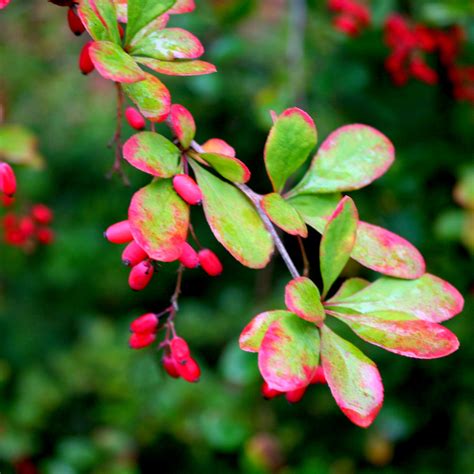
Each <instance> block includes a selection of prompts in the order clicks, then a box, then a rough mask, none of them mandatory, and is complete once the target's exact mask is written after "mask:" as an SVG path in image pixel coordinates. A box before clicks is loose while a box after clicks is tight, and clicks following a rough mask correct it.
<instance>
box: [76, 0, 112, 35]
mask: <svg viewBox="0 0 474 474" xmlns="http://www.w3.org/2000/svg"><path fill="white" fill-rule="evenodd" d="M77 14H78V15H79V18H80V19H81V22H82V24H83V25H84V28H85V29H86V30H87V32H88V33H89V35H90V36H91V37H92V39H94V40H96V41H110V40H112V38H111V36H110V33H109V31H108V30H107V27H106V24H105V22H104V21H103V20H102V19H101V18H100V16H99V13H98V11H97V7H96V4H95V1H94V0H80V1H79V5H78V7H77Z"/></svg>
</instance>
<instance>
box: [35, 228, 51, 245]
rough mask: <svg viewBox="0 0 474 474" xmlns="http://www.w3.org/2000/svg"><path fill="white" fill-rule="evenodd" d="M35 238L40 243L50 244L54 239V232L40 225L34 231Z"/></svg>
mask: <svg viewBox="0 0 474 474" xmlns="http://www.w3.org/2000/svg"><path fill="white" fill-rule="evenodd" d="M36 238H37V239H38V242H39V243H40V244H42V245H49V244H52V243H53V241H54V232H53V231H52V230H51V229H48V228H47V227H40V228H39V229H38V230H37V231H36Z"/></svg>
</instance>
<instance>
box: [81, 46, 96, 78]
mask: <svg viewBox="0 0 474 474" xmlns="http://www.w3.org/2000/svg"><path fill="white" fill-rule="evenodd" d="M92 43H93V41H88V42H87V43H86V44H85V45H84V46H83V47H82V49H81V53H80V54H79V69H80V70H81V72H82V74H84V75H87V74H89V73H91V72H92V71H93V70H94V69H95V66H94V63H93V62H92V60H91V57H90V54H89V48H90V47H91V45H92Z"/></svg>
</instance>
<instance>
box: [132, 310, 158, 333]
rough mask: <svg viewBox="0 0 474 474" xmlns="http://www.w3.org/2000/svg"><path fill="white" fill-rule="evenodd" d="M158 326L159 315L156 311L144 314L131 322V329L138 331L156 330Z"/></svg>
mask: <svg viewBox="0 0 474 474" xmlns="http://www.w3.org/2000/svg"><path fill="white" fill-rule="evenodd" d="M157 327H158V317H157V316H156V314H154V313H146V314H142V315H141V316H140V317H139V318H136V319H135V320H134V321H133V322H132V324H130V330H131V331H132V332H138V333H148V332H151V333H153V332H155V331H156V328H157Z"/></svg>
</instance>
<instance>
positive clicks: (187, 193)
mask: <svg viewBox="0 0 474 474" xmlns="http://www.w3.org/2000/svg"><path fill="white" fill-rule="evenodd" d="M173 186H174V189H175V191H176V192H177V193H178V194H179V196H180V197H181V198H182V199H183V201H186V202H187V203H188V204H191V205H195V204H199V203H200V202H201V201H202V192H201V189H200V188H199V186H198V185H197V183H196V181H194V179H193V178H191V177H190V176H188V175H186V174H177V175H176V176H175V177H174V178H173Z"/></svg>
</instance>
